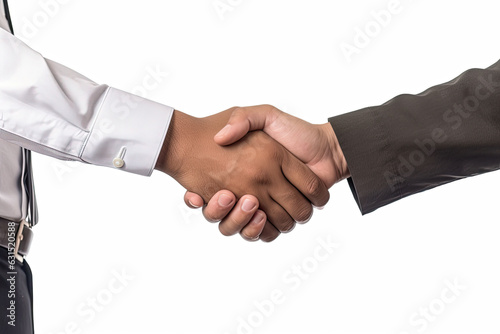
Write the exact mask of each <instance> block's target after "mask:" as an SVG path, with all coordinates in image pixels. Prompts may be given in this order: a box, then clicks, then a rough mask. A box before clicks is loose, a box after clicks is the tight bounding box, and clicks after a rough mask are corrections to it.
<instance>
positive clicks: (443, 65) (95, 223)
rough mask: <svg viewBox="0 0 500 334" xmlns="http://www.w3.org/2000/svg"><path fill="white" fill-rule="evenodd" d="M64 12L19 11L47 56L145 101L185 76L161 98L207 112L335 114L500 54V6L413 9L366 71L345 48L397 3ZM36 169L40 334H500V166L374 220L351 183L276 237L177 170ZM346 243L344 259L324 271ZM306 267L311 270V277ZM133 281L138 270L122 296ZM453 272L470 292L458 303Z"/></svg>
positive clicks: (372, 49) (84, 4) (189, 5)
mask: <svg viewBox="0 0 500 334" xmlns="http://www.w3.org/2000/svg"><path fill="white" fill-rule="evenodd" d="M47 2H48V0H41V1H36V0H29V1H28V0H25V1H11V12H12V17H13V20H14V28H15V30H16V33H17V35H18V36H19V37H21V38H22V39H23V40H24V41H25V42H27V43H28V44H29V45H30V46H31V47H33V48H34V49H35V50H38V51H40V52H41V53H42V54H44V55H45V56H46V57H48V58H51V59H53V60H56V61H58V62H60V63H62V64H65V65H67V66H69V67H71V68H73V69H75V70H77V71H79V72H81V73H83V74H85V75H86V76H88V77H90V78H92V79H93V80H95V81H97V82H99V83H107V84H109V85H111V86H115V87H117V88H120V89H123V90H127V91H133V90H134V89H137V87H138V86H139V87H140V86H141V84H142V80H143V79H144V78H145V77H146V76H147V75H148V69H157V68H158V69H161V70H162V71H165V72H168V73H169V75H168V76H167V77H166V78H164V79H163V80H161V82H159V84H158V87H156V88H155V89H154V90H151V91H148V92H147V94H148V95H147V97H148V98H151V99H153V100H155V101H158V102H161V103H164V104H168V105H171V106H173V107H175V108H177V109H179V110H182V111H184V112H187V113H189V114H192V115H196V116H205V115H209V114H212V113H216V112H219V111H222V110H225V109H227V108H229V107H232V106H234V105H254V104H261V103H270V104H274V105H276V106H278V107H279V108H281V109H283V110H285V111H287V112H289V113H291V114H294V115H296V116H299V117H302V118H304V119H306V120H308V121H310V122H314V123H324V122H326V120H327V117H329V116H334V115H338V114H341V113H345V112H348V111H352V110H356V109H358V108H362V107H365V106H370V105H378V104H381V103H383V102H385V101H386V100H388V99H390V98H392V97H393V96H395V95H397V94H400V93H419V92H420V91H423V90H424V89H426V88H428V87H429V86H432V85H434V84H438V83H442V82H445V81H448V80H450V79H452V78H454V77H455V76H457V75H458V74H460V73H461V72H462V71H464V70H466V69H468V68H471V67H487V66H489V65H491V64H492V63H494V62H496V61H497V60H498V58H499V57H500V43H498V11H499V5H498V1H493V0H492V1H474V2H471V1H467V2H466V1H452V0H441V1H430V0H421V1H409V0H401V5H400V11H399V12H398V13H397V14H395V15H392V18H391V20H390V23H389V24H388V25H387V26H384V27H383V28H381V29H380V32H378V33H373V34H372V35H373V37H371V38H370V43H369V44H368V45H367V46H366V47H363V48H360V50H359V54H355V55H353V56H352V59H351V61H350V62H349V61H348V60H347V58H346V57H345V56H344V54H343V53H342V51H341V45H342V43H349V44H353V42H354V38H355V35H356V34H357V33H356V31H357V30H356V29H358V28H359V29H365V28H366V27H367V26H368V27H372V28H373V29H376V27H375V28H374V26H372V25H371V24H372V23H371V22H372V21H374V17H373V15H372V14H371V13H372V11H380V10H382V9H386V8H387V6H388V3H389V1H387V0H376V1H374V0H370V1H368V0H362V1H361V0H358V1H347V0H344V1H326V0H322V1H321V0H314V1H311V0H308V1H306V0H301V1H299V0H272V1H271V0H243V1H238V0H222V1H220V2H221V3H226V4H229V6H231V9H232V10H230V11H227V12H224V13H222V14H221V13H218V12H217V10H216V9H215V7H214V4H216V3H217V2H216V1H215V2H214V1H213V0H189V1H186V0H168V1H144V0H143V1H137V0H136V1H130V0H122V1H102V0H100V1H97V0H85V1H83V0H81V1H77V0H72V1H71V0H70V1H66V3H64V4H62V2H63V1H62V0H61V3H60V4H59V5H58V7H57V8H56V7H54V6H48V7H47V6H43V4H46V3H47ZM44 8H45V9H44ZM47 12H50V13H49V14H50V15H48V14H46V13H47ZM44 18H48V19H47V20H44ZM373 31H375V30H373ZM375 32H376V31H375ZM145 112H146V111H145ZM35 167H36V175H35V177H36V181H37V190H38V198H39V203H40V216H41V222H40V224H39V225H38V226H37V227H36V229H35V233H36V239H35V242H34V245H33V248H32V252H31V254H30V256H29V259H28V260H29V262H30V264H31V266H32V269H33V271H34V288H35V323H36V330H37V333H42V334H50V333H52V334H56V333H231V334H232V333H247V334H248V333H262V334H264V333H397V334H400V333H411V334H413V333H476V334H477V333H498V332H500V323H499V322H498V314H500V303H499V299H500V287H499V284H500V283H499V282H500V271H499V270H498V263H499V260H498V257H499V254H500V242H499V241H498V240H499V232H500V225H499V219H498V217H497V212H498V185H499V184H500V183H499V182H500V174H499V173H490V174H487V175H482V176H478V177H474V178H471V179H467V180H463V181H459V182H456V183H453V184H449V185H446V186H443V187H440V188H438V189H434V190H432V191H428V192H426V193H423V194H418V195H414V196H412V197H410V198H407V199H404V200H401V201H399V202H397V203H395V204H392V205H390V206H387V207H385V208H382V209H379V210H378V211H376V212H374V213H372V214H369V215H367V216H364V217H362V216H361V214H360V213H359V211H358V209H357V206H356V204H355V202H354V200H353V198H352V195H351V193H350V190H349V189H348V186H347V182H342V183H341V184H339V185H337V186H335V187H334V188H333V189H332V190H331V201H330V203H329V205H328V206H327V207H326V208H325V209H324V210H323V211H318V212H316V213H315V216H314V217H313V219H312V221H310V222H309V223H308V224H307V225H305V226H298V227H297V228H296V229H295V230H294V231H293V232H292V233H291V234H288V235H283V236H281V237H280V238H279V239H278V240H277V241H275V242H273V243H271V244H264V243H261V242H259V243H247V242H244V241H243V240H242V239H241V238H239V237H232V238H225V237H223V236H221V235H220V234H219V233H218V230H217V227H216V226H215V225H212V224H209V223H206V222H205V221H204V220H203V219H202V217H201V212H198V211H193V212H191V211H189V210H187V209H185V208H184V204H183V201H182V195H183V190H182V188H181V187H180V186H179V185H177V184H176V182H175V181H173V180H172V179H169V178H168V177H167V176H165V175H162V174H160V173H154V175H153V176H152V177H151V178H144V177H140V176H135V175H128V174H125V173H120V172H117V171H114V170H111V169H105V168H99V167H93V166H81V165H78V164H66V163H62V162H59V161H56V160H52V159H50V158H46V157H42V156H40V155H36V156H35ZM328 239H331V240H334V241H335V242H336V243H338V248H337V249H335V250H334V251H333V252H332V253H331V254H329V253H324V252H323V253H321V255H322V257H321V261H318V259H315V258H314V257H313V256H314V253H315V249H318V247H321V246H320V245H321V243H320V242H319V241H318V240H323V243H324V242H327V240H328ZM326 254H328V256H327V255H326ZM294 265H296V266H301V267H302V268H303V270H308V271H309V272H310V273H308V274H307V277H306V276H305V275H303V276H302V278H299V276H297V275H296V274H292V273H291V272H290V271H289V270H290V269H291V268H292V267H293V266H294ZM304 266H305V267H304ZM121 271H125V272H126V273H127V275H129V276H133V279H131V280H130V281H128V282H127V284H126V286H124V287H123V289H122V290H121V291H120V292H118V293H112V292H110V290H109V287H108V286H109V284H110V283H111V284H113V283H116V282H115V281H114V279H113V277H114V274H113V272H121ZM286 278H288V280H287V279H286ZM447 280H448V281H449V282H452V283H453V282H454V281H456V282H458V283H459V285H461V286H463V287H464V288H463V290H460V291H459V292H458V294H457V295H456V296H453V294H452V293H451V292H450V291H448V290H447V289H448V288H447V283H446V282H447ZM291 282H295V283H297V282H300V286H298V285H297V284H295V283H293V284H292V283H291ZM119 285H120V284H115V285H113V286H114V287H118V286H119ZM274 290H277V291H281V293H282V294H283V296H282V298H281V299H280V303H275V304H274V305H272V307H271V306H270V305H269V302H264V303H263V302H262V301H264V300H269V299H270V297H271V294H272V293H273V291H274ZM443 291H444V292H445V293H447V295H446V296H448V297H453V298H452V299H453V302H449V303H445V302H443V300H442V297H441V295H442V293H443ZM275 293H276V292H275ZM95 297H98V300H100V301H101V302H102V303H104V304H105V305H104V306H102V305H101V304H99V305H97V306H98V308H99V311H95V317H93V318H92V319H91V317H90V315H89V313H82V310H83V311H87V312H88V311H89V310H90V309H91V308H90V306H89V305H88V304H87V303H88V302H89V300H91V299H92V298H95ZM446 300H447V301H449V298H448V299H446ZM256 302H257V303H260V304H263V305H266V310H265V311H264V312H263V311H259V308H258V307H257V306H256V305H255V303H256ZM79 308H80V311H78V309H79ZM425 310H429V311H428V312H430V313H429V314H430V315H429V317H428V318H427V320H425V319H426V318H424V317H423V316H421V315H420V313H419V312H424V311H425ZM430 319H432V320H430Z"/></svg>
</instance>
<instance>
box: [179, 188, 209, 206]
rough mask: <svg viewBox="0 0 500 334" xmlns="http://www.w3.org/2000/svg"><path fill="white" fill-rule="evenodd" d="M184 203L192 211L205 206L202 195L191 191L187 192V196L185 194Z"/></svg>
mask: <svg viewBox="0 0 500 334" xmlns="http://www.w3.org/2000/svg"><path fill="white" fill-rule="evenodd" d="M184 202H185V203H186V205H187V206H188V207H190V208H191V209H198V208H201V207H202V206H203V204H205V202H204V201H203V198H201V196H200V195H198V194H195V193H192V192H190V191H186V194H184Z"/></svg>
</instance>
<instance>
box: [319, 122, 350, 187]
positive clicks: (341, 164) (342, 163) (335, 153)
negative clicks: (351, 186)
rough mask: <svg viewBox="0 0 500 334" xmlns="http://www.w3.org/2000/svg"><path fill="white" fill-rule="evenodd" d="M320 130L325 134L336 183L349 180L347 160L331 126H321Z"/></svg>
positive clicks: (327, 124) (328, 124) (326, 124)
mask: <svg viewBox="0 0 500 334" xmlns="http://www.w3.org/2000/svg"><path fill="white" fill-rule="evenodd" d="M321 128H322V130H323V131H324V133H325V136H326V138H327V141H328V147H329V149H330V151H331V152H332V161H333V165H334V166H333V169H334V173H336V174H337V182H339V181H342V180H344V179H347V178H349V177H350V176H351V173H350V171H349V167H348V165H347V160H346V159H345V156H344V152H343V151H342V148H341V147H340V144H339V141H338V139H337V135H336V134H335V131H334V130H333V127H332V125H331V124H330V123H325V124H322V126H321Z"/></svg>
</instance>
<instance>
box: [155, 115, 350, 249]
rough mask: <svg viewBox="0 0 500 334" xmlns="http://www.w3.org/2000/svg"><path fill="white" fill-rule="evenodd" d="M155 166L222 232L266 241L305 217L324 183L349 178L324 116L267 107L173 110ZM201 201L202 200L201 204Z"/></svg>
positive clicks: (318, 202)
mask: <svg viewBox="0 0 500 334" xmlns="http://www.w3.org/2000/svg"><path fill="white" fill-rule="evenodd" d="M156 169H157V170H160V171H162V172H164V173H166V174H168V175H170V176H172V177H173V178H174V179H175V180H177V181H178V182H179V183H180V184H181V185H182V186H184V187H185V188H186V189H187V190H188V191H187V193H186V195H185V202H186V204H187V205H188V206H189V207H191V208H199V207H202V206H204V209H203V214H204V216H205V218H206V219H207V220H209V221H212V222H219V221H220V224H219V230H220V232H221V233H222V234H224V235H227V236H229V235H234V234H236V233H240V234H241V236H242V237H243V238H244V239H246V240H249V241H256V240H259V239H260V240H263V241H266V242H270V241H273V240H274V239H276V238H277V237H278V236H279V235H280V233H286V232H290V231H291V230H292V229H293V228H294V226H295V224H296V223H305V222H307V221H308V220H309V219H310V218H311V216H312V214H313V206H316V207H322V206H324V205H326V203H327V202H328V200H329V193H328V189H329V188H330V187H332V186H333V185H334V184H335V183H336V182H339V181H341V180H343V179H345V178H347V177H349V170H348V168H347V163H346V160H345V158H344V155H343V153H342V150H341V148H340V146H339V143H338V141H337V138H336V136H335V133H334V131H333V128H332V126H331V125H330V124H329V123H326V124H322V125H313V124H310V123H308V122H305V121H303V120H301V119H298V118H296V117H293V116H291V115H288V114H286V113H284V112H282V111H280V110H278V109H276V108H275V107H273V106H269V105H262V106H255V107H242V108H240V107H235V108H231V109H229V110H226V111H223V112H221V113H218V114H216V115H212V116H209V117H205V118H195V117H192V116H189V115H187V114H184V113H182V112H180V111H177V110H176V111H175V112H174V114H173V116H172V120H171V123H170V128H169V131H168V133H167V136H166V138H165V142H164V144H163V147H162V149H161V152H160V155H159V158H158V161H157V164H156ZM205 203H207V204H206V205H205Z"/></svg>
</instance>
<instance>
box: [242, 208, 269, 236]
mask: <svg viewBox="0 0 500 334" xmlns="http://www.w3.org/2000/svg"><path fill="white" fill-rule="evenodd" d="M266 220H267V217H266V214H265V213H264V211H262V210H257V212H256V213H255V214H254V215H253V217H252V219H251V220H250V222H249V223H248V224H246V225H245V226H244V227H243V228H242V229H241V231H240V234H241V237H242V238H243V239H245V240H247V241H257V240H259V237H260V235H261V234H262V231H263V230H264V226H265V225H266Z"/></svg>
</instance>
